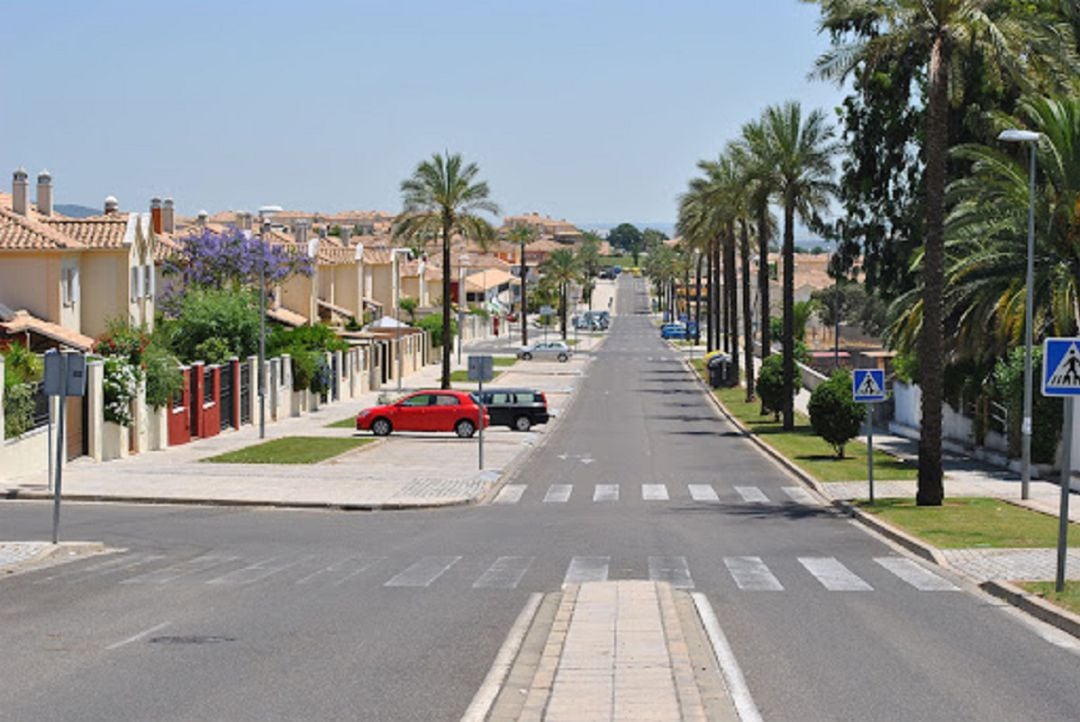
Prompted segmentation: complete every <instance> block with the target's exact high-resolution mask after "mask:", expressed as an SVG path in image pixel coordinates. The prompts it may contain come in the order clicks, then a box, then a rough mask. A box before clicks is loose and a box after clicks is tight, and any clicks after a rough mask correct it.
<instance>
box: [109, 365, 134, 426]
mask: <svg viewBox="0 0 1080 722" xmlns="http://www.w3.org/2000/svg"><path fill="white" fill-rule="evenodd" d="M138 384H139V367H138V366H132V365H131V364H129V363H128V362H127V360H126V359H124V358H123V357H121V356H107V357H106V358H105V378H104V381H103V382H102V389H103V392H104V401H105V408H104V413H105V420H106V421H111V422H113V423H114V424H120V425H121V426H131V401H132V399H134V398H135V394H136V392H137V390H138Z"/></svg>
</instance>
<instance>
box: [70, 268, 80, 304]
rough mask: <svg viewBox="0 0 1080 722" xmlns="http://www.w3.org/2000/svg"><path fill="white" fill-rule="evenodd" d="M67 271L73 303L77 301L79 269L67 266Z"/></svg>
mask: <svg viewBox="0 0 1080 722" xmlns="http://www.w3.org/2000/svg"><path fill="white" fill-rule="evenodd" d="M68 272H69V273H71V302H72V303H73V304H75V303H78V302H79V269H78V268H69V269H68Z"/></svg>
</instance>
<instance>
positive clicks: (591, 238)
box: [577, 231, 600, 311]
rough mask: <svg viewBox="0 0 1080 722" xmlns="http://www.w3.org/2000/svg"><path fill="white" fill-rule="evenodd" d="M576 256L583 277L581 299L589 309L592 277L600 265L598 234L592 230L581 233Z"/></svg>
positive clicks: (593, 283)
mask: <svg viewBox="0 0 1080 722" xmlns="http://www.w3.org/2000/svg"><path fill="white" fill-rule="evenodd" d="M577 258H578V263H579V264H580V266H581V275H582V279H583V284H582V288H581V290H582V299H581V300H582V301H584V302H585V303H586V304H588V306H589V310H590V311H591V310H592V295H593V290H594V289H595V288H596V284H595V282H594V281H593V279H594V278H595V277H596V271H597V268H598V267H599V266H600V236H598V235H596V234H595V233H593V232H592V231H585V232H584V233H583V234H582V241H581V244H580V245H579V246H578V249H577Z"/></svg>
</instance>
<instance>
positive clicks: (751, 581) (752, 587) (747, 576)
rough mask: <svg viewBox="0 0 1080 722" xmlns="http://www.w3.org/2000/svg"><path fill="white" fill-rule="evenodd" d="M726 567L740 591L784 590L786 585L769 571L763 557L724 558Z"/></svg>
mask: <svg viewBox="0 0 1080 722" xmlns="http://www.w3.org/2000/svg"><path fill="white" fill-rule="evenodd" d="M724 566H726V567H727V569H728V573H729V574H731V578H732V579H734V580H735V585H736V586H738V587H739V589H742V590H744V591H748V592H781V591H783V590H784V585H783V584H781V583H780V580H779V579H777V578H776V577H775V576H774V575H773V573H772V572H771V571H769V567H767V566H766V565H765V562H763V561H761V557H724Z"/></svg>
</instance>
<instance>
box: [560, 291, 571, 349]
mask: <svg viewBox="0 0 1080 722" xmlns="http://www.w3.org/2000/svg"><path fill="white" fill-rule="evenodd" d="M569 301H570V283H569V282H566V281H564V282H563V285H562V298H560V299H559V302H560V303H561V304H562V308H561V311H562V317H561V318H560V319H559V330H560V331H561V332H562V339H563V341H565V340H566V313H567V310H568V308H567V307H568V306H569V305H570V304H569Z"/></svg>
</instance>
